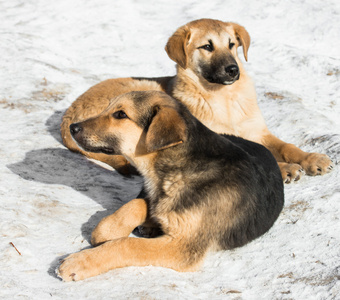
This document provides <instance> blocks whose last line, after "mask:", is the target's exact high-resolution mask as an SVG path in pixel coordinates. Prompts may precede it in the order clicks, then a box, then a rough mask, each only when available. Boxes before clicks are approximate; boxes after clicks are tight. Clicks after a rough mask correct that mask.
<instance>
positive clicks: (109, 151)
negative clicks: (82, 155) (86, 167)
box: [77, 142, 116, 155]
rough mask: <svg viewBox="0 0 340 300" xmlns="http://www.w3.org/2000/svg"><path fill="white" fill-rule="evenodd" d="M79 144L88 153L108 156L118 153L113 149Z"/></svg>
mask: <svg viewBox="0 0 340 300" xmlns="http://www.w3.org/2000/svg"><path fill="white" fill-rule="evenodd" d="M77 144H78V145H79V146H80V147H81V148H82V149H83V150H85V151H86V152H93V153H104V154H107V155H115V154H116V151H115V150H114V149H112V148H108V147H92V146H89V145H84V144H83V143H79V142H77Z"/></svg>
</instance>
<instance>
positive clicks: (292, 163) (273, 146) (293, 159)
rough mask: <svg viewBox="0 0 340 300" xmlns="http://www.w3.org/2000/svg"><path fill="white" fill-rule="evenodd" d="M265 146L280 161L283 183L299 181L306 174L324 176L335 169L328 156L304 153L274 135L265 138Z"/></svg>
mask: <svg viewBox="0 0 340 300" xmlns="http://www.w3.org/2000/svg"><path fill="white" fill-rule="evenodd" d="M263 144H264V146H266V147H267V148H268V149H269V150H270V151H271V152H272V154H273V155H274V157H275V158H276V160H277V161H278V163H279V166H280V170H281V174H282V178H283V181H284V182H286V183H289V182H291V181H296V180H299V179H300V177H301V176H302V175H303V174H304V173H306V174H307V175H312V176H315V175H323V174H326V173H329V172H330V171H331V170H332V169H333V162H332V161H331V159H330V158H329V157H328V156H327V155H325V154H320V153H308V152H304V151H302V150H301V149H299V148H298V147H296V146H294V145H293V144H288V143H285V142H283V141H281V140H280V139H278V138H277V137H275V136H274V135H272V134H269V135H267V136H265V138H264V140H263Z"/></svg>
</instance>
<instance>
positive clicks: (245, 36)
mask: <svg viewBox="0 0 340 300" xmlns="http://www.w3.org/2000/svg"><path fill="white" fill-rule="evenodd" d="M231 24H232V26H233V28H234V31H235V36H236V38H237V40H238V42H239V44H240V46H241V45H242V47H243V55H244V58H245V59H246V61H248V49H249V46H250V35H249V33H248V31H247V30H246V29H245V28H244V27H243V26H241V25H238V24H236V23H231Z"/></svg>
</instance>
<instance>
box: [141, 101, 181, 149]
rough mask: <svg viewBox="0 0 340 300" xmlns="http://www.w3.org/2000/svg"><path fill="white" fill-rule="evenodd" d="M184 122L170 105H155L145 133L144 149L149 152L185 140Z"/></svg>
mask: <svg viewBox="0 0 340 300" xmlns="http://www.w3.org/2000/svg"><path fill="white" fill-rule="evenodd" d="M185 140H186V124H185V122H184V120H183V118H182V117H181V116H180V115H179V113H178V112H177V111H176V110H175V109H174V108H172V107H170V106H155V107H154V109H153V117H152V119H151V123H150V125H149V128H148V130H147V133H146V138H145V146H146V151H147V152H149V153H151V152H155V151H159V150H163V149H166V148H170V147H173V146H176V145H178V144H181V143H183V142H185Z"/></svg>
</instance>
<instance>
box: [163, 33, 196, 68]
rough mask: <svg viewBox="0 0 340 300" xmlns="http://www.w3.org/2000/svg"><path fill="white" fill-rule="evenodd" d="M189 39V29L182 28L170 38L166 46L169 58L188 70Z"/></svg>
mask: <svg viewBox="0 0 340 300" xmlns="http://www.w3.org/2000/svg"><path fill="white" fill-rule="evenodd" d="M189 39H190V30H189V28H187V27H186V26H182V27H180V28H178V29H177V31H176V32H175V33H174V34H173V35H172V36H171V37H170V38H169V40H168V43H167V44H166V46H165V51H166V53H167V54H168V56H169V57H170V58H171V59H172V60H173V61H175V62H176V63H177V64H178V65H180V66H181V67H182V68H183V69H186V67H187V64H188V53H187V44H188V41H189Z"/></svg>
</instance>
